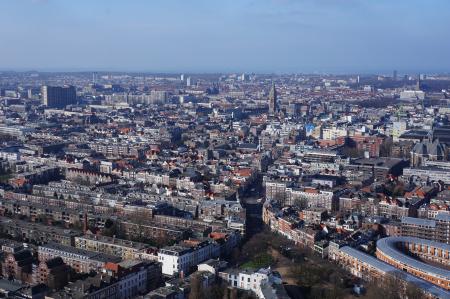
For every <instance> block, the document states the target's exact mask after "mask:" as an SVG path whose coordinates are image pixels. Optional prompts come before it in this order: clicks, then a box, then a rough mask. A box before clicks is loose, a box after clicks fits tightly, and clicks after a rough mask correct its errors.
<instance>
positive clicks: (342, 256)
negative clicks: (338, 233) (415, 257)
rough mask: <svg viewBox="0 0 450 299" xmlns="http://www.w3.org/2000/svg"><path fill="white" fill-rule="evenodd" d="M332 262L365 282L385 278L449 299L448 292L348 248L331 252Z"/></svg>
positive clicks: (429, 294) (434, 296)
mask: <svg viewBox="0 0 450 299" xmlns="http://www.w3.org/2000/svg"><path fill="white" fill-rule="evenodd" d="M330 258H332V259H333V260H334V261H336V262H337V263H338V264H340V265H341V266H342V267H343V268H345V269H347V270H348V271H350V272H351V273H352V274H353V275H354V276H356V277H359V278H361V279H363V280H365V281H377V280H378V281H380V280H383V279H385V278H387V277H392V278H396V279H400V281H403V282H405V283H410V284H413V285H415V286H416V287H418V288H420V289H421V290H422V291H423V292H424V293H425V294H427V295H428V296H429V297H430V298H450V292H448V291H447V290H445V289H443V288H440V287H438V286H436V285H434V284H432V283H430V282H428V281H425V280H423V279H421V278H418V277H416V276H414V275H411V274H409V273H407V272H404V271H402V270H399V269H397V268H396V267H394V266H391V265H389V264H387V263H385V262H383V261H381V260H379V259H377V258H375V257H373V256H370V255H368V254H365V253H363V252H361V251H359V250H357V249H355V248H352V247H350V246H343V247H341V248H339V249H336V250H333V254H332V255H330Z"/></svg>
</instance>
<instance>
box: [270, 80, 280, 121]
mask: <svg viewBox="0 0 450 299" xmlns="http://www.w3.org/2000/svg"><path fill="white" fill-rule="evenodd" d="M277 112H278V99H277V89H276V88H275V83H272V88H271V89H270V92H269V115H275V114H276V113H277Z"/></svg>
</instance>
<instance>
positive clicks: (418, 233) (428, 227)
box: [401, 212, 450, 244]
mask: <svg viewBox="0 0 450 299" xmlns="http://www.w3.org/2000/svg"><path fill="white" fill-rule="evenodd" d="M401 221H402V222H401V235H402V236H404V237H416V238H420V239H426V240H430V241H435V242H439V243H444V244H450V214H448V213H445V212H444V213H442V212H438V213H437V214H436V216H435V217H434V219H421V218H413V217H403V218H402V220H401Z"/></svg>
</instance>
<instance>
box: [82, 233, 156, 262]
mask: <svg viewBox="0 0 450 299" xmlns="http://www.w3.org/2000/svg"><path fill="white" fill-rule="evenodd" d="M75 247H76V248H80V249H84V250H90V251H96V252H100V253H104V254H108V255H114V256H118V257H121V258H122V259H124V260H127V259H135V258H138V257H139V256H140V254H142V253H146V252H147V249H150V246H148V245H146V244H144V243H139V242H133V241H128V240H123V239H118V238H111V237H107V236H97V235H92V234H86V235H84V236H79V237H75ZM155 250H156V249H155Z"/></svg>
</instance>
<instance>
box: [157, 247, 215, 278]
mask: <svg viewBox="0 0 450 299" xmlns="http://www.w3.org/2000/svg"><path fill="white" fill-rule="evenodd" d="M219 255H220V247H219V246H218V245H217V244H216V243H215V242H210V241H203V242H200V243H197V244H196V245H194V246H191V247H187V246H178V245H177V246H169V247H164V248H162V249H161V250H160V251H159V252H158V261H159V262H160V263H162V273H163V274H165V275H171V276H173V275H175V274H177V273H178V274H182V275H184V274H187V273H189V272H192V270H193V267H195V266H196V265H198V264H200V263H201V262H204V261H206V260H209V259H211V258H217V257H219Z"/></svg>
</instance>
